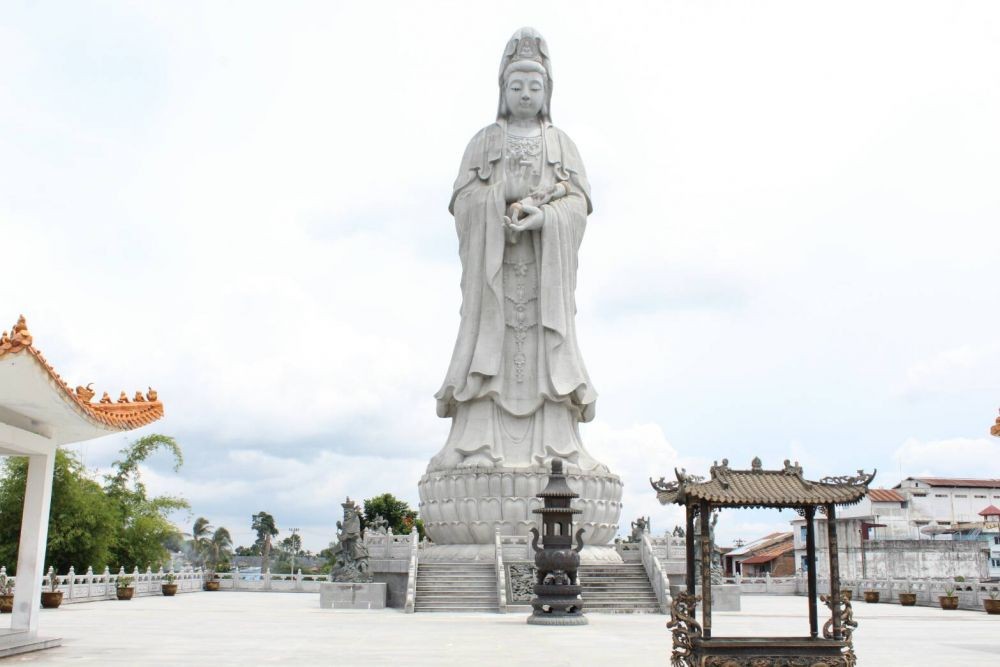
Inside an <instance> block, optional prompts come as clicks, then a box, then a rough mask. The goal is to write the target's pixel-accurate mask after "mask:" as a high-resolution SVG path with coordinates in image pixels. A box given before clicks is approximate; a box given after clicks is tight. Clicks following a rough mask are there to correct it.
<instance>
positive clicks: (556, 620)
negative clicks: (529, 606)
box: [528, 614, 590, 625]
mask: <svg viewBox="0 0 1000 667" xmlns="http://www.w3.org/2000/svg"><path fill="white" fill-rule="evenodd" d="M589 622H590V621H588V620H587V617H586V616H551V615H548V614H546V615H544V616H543V615H538V616H536V615H534V614H532V615H531V616H529V617H528V625H587V624H588V623H589Z"/></svg>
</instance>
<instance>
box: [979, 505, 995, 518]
mask: <svg viewBox="0 0 1000 667" xmlns="http://www.w3.org/2000/svg"><path fill="white" fill-rule="evenodd" d="M979 516H983V517H991V516H1000V507H997V506H996V505H988V506H987V507H986V508H985V509H983V510H981V511H980V512H979Z"/></svg>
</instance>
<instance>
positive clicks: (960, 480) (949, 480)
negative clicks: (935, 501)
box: [893, 477, 1000, 489]
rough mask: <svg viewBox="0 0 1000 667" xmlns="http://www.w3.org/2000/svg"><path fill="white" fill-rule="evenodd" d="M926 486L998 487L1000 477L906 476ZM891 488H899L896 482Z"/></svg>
mask: <svg viewBox="0 0 1000 667" xmlns="http://www.w3.org/2000/svg"><path fill="white" fill-rule="evenodd" d="M907 479H913V480H916V481H918V482H923V483H924V484H927V485H928V486H947V487H952V488H956V487H969V488H976V489H1000V479H973V478H970V477H908V478H907ZM893 488H896V489H898V488H900V485H899V484H897V485H896V486H895V487H893Z"/></svg>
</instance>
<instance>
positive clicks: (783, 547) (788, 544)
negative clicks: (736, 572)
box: [743, 539, 795, 565]
mask: <svg viewBox="0 0 1000 667" xmlns="http://www.w3.org/2000/svg"><path fill="white" fill-rule="evenodd" d="M794 548H795V543H794V542H793V541H792V540H791V539H789V540H787V541H785V542H782V543H781V544H778V545H775V546H774V547H772V548H770V549H765V550H764V551H761V552H760V553H755V554H754V555H753V556H750V558H747V559H745V560H744V561H743V564H744V565H760V564H761V563H770V562H771V561H772V560H774V559H775V558H777V557H779V556H782V555H784V554H786V553H788V552H789V551H791V550H792V549H794Z"/></svg>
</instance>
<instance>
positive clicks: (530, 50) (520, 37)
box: [500, 27, 551, 85]
mask: <svg viewBox="0 0 1000 667" xmlns="http://www.w3.org/2000/svg"><path fill="white" fill-rule="evenodd" d="M525 60H530V61H532V62H536V63H538V64H539V65H541V66H542V68H544V70H545V71H546V72H548V70H549V66H550V63H549V47H548V45H547V44H546V43H545V38H544V37H542V35H541V34H540V33H539V32H538V31H537V30H535V29H534V28H530V27H524V28H520V29H518V30H517V31H516V32H514V34H513V35H511V38H510V40H509V41H508V42H507V48H505V49H504V51H503V58H501V59H500V78H501V79H503V73H504V70H505V69H506V68H507V67H508V66H509V65H511V64H512V63H516V62H522V61H525ZM550 74H551V73H550ZM501 85H502V84H501Z"/></svg>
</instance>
